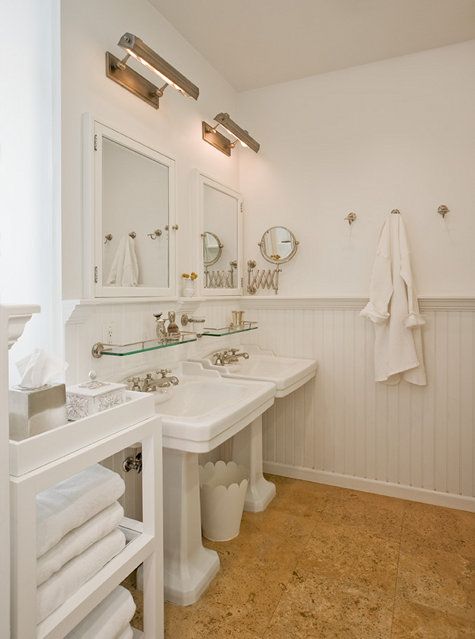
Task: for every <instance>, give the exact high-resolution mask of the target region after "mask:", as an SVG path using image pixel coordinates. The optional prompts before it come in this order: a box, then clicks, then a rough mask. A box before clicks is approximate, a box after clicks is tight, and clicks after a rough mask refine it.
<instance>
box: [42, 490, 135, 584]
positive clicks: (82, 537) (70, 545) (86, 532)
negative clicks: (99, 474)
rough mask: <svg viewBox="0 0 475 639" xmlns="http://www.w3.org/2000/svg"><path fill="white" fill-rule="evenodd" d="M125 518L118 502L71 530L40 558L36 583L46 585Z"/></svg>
mask: <svg viewBox="0 0 475 639" xmlns="http://www.w3.org/2000/svg"><path fill="white" fill-rule="evenodd" d="M123 517H124V509H123V508H122V506H121V505H120V504H119V503H118V502H117V501H116V502H114V503H113V504H112V505H111V506H108V507H107V508H104V510H101V512H100V513H98V514H97V515H95V516H94V517H92V519H89V521H86V523H85V524H83V525H82V526H79V527H78V528H75V529H74V530H71V532H69V533H68V534H67V535H65V536H64V537H63V538H62V539H61V541H60V542H59V543H57V544H56V546H53V547H52V548H51V550H48V552H46V553H45V554H44V555H41V557H39V558H38V561H37V564H36V583H37V584H38V585H41V584H42V583H44V582H45V581H46V580H47V579H49V578H50V577H51V575H54V573H55V572H58V570H61V568H62V567H63V566H64V565H65V564H66V563H68V561H70V560H71V559H74V557H77V556H78V555H80V554H81V553H82V552H84V551H85V550H87V548H89V546H92V544H94V543H95V542H96V541H99V540H100V539H102V538H103V537H105V536H106V535H108V534H109V533H110V532H112V531H113V530H114V529H115V528H117V526H118V525H119V524H120V522H121V520H122V518H123Z"/></svg>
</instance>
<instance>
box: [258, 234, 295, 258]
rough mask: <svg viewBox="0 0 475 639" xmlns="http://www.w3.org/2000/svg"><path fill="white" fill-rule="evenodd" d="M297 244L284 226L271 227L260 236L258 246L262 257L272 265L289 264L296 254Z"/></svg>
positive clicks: (293, 236)
mask: <svg viewBox="0 0 475 639" xmlns="http://www.w3.org/2000/svg"><path fill="white" fill-rule="evenodd" d="M298 245H299V243H298V241H297V240H296V239H295V235H294V234H293V233H292V231H289V229H288V228H286V227H285V226H272V227H271V228H270V229H267V231H266V232H265V233H264V235H263V236H262V239H261V241H260V242H259V246H260V249H261V253H262V257H263V258H264V259H266V260H267V261H268V262H271V263H272V264H284V263H285V262H289V261H290V260H291V259H292V258H293V257H294V255H295V253H296V252H297V247H298Z"/></svg>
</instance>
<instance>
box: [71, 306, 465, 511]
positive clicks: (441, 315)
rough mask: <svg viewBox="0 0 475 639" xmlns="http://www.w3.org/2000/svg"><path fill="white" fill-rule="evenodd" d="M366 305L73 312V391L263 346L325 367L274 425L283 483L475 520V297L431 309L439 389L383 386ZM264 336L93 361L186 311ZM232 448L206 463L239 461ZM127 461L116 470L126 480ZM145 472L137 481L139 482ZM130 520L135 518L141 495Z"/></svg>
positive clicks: (430, 342)
mask: <svg viewBox="0 0 475 639" xmlns="http://www.w3.org/2000/svg"><path fill="white" fill-rule="evenodd" d="M366 301H367V300H366V299H364V298H338V299H329V298H309V297H307V298H284V297H277V296H276V297H274V296H265V297H264V296H260V297H244V298H240V299H227V300H223V299H220V300H216V299H208V300H203V299H201V300H198V299H193V300H188V301H183V300H182V301H177V300H170V301H165V300H163V301H162V300H161V301H160V302H157V301H154V302H151V301H144V302H142V303H138V302H135V303H123V302H117V303H111V302H106V301H103V302H95V303H90V302H78V303H71V302H68V303H65V311H66V317H65V319H66V320H67V321H66V331H65V332H66V353H67V360H68V361H69V364H70V367H69V370H68V382H69V383H76V382H77V381H80V380H83V379H85V378H86V377H87V373H88V371H89V369H90V368H95V369H96V371H97V373H98V376H99V377H100V378H103V379H114V380H121V379H124V378H125V377H127V376H128V375H131V374H133V373H137V372H143V371H145V370H153V369H157V368H162V367H164V366H171V365H173V364H174V363H176V362H178V361H179V360H183V359H186V358H188V357H196V356H198V355H201V356H203V355H205V354H206V353H209V352H210V351H212V350H214V349H219V348H222V347H227V346H238V345H239V343H241V344H246V343H248V344H251V343H252V344H258V345H259V346H261V347H263V348H269V349H272V350H273V351H274V352H275V353H276V354H278V355H284V356H285V355H288V356H295V357H312V358H315V359H316V360H317V361H318V365H319V368H318V371H317V375H316V378H315V380H314V381H311V382H309V383H308V384H306V385H305V386H304V387H303V388H301V389H299V390H298V391H297V392H296V393H294V394H293V395H290V396H289V397H288V398H285V399H278V400H276V402H275V404H274V406H273V407H272V408H271V409H270V410H269V411H267V413H265V415H264V420H263V421H264V459H265V469H266V470H267V471H268V472H273V473H276V474H280V475H287V476H290V477H295V478H300V479H306V480H309V481H317V482H322V483H328V484H334V485H339V486H343V487H348V488H354V489H358V490H366V491H370V492H377V493H382V494H387V495H392V496H397V497H402V498H407V499H414V500H419V501H424V502H429V503H434V504H439V505H445V506H449V507H453V508H463V509H467V510H475V497H474V496H475V461H474V460H475V433H474V431H475V407H474V404H475V400H474V395H475V299H473V298H464V299H461V298H458V299H449V298H444V299H435V298H432V299H429V298H426V299H424V300H422V302H421V309H422V312H423V314H424V316H425V318H426V320H427V324H426V326H425V328H424V333H423V339H424V352H425V361H426V368H427V376H428V385H427V387H425V388H419V387H415V386H412V385H409V384H407V383H406V382H401V384H400V385H399V386H392V387H391V386H386V385H384V384H376V383H375V382H374V366H373V344H374V339H373V327H372V326H371V325H370V323H369V322H368V321H367V320H365V319H363V318H361V317H360V316H359V311H360V309H361V308H362V307H363V306H364V305H365V304H366ZM238 308H240V309H243V310H245V311H246V317H247V319H253V320H258V321H259V330H257V331H253V332H251V333H241V334H239V335H235V336H233V337H230V338H214V337H208V338H203V339H201V340H199V341H198V342H194V343H192V344H189V345H184V346H177V347H174V348H170V349H165V350H161V351H154V352H152V353H146V354H143V355H135V356H130V357H103V358H102V359H100V360H93V359H92V358H91V352H90V349H91V346H92V344H93V343H94V342H96V341H98V340H101V339H103V340H104V341H107V339H106V338H107V336H108V335H107V333H108V331H109V330H110V329H112V332H113V341H114V342H124V341H134V340H138V339H144V338H147V337H148V338H150V337H153V335H154V325H155V321H154V318H153V313H154V312H155V313H156V312H159V311H164V312H165V311H167V310H175V311H176V312H177V317H178V318H179V317H180V313H181V312H182V311H183V310H185V311H186V312H190V313H196V314H199V315H202V316H204V317H206V318H207V324H208V325H211V326H213V325H214V326H218V325H224V324H225V323H226V322H229V320H230V318H231V310H232V309H238ZM231 457H232V446H231V445H230V443H226V444H224V445H223V446H221V447H220V448H219V449H217V450H216V451H213V452H212V453H211V454H209V455H207V456H203V458H202V461H206V460H207V459H211V460H213V461H215V460H217V459H225V460H228V459H230V458H231ZM122 461H123V457H121V458H120V459H119V458H117V459H115V460H114V462H113V463H114V464H115V465H114V468H117V469H118V470H120V468H121V463H122ZM132 475H134V476H135V477H137V475H136V474H135V473H129V479H128V481H132V480H131V479H130V477H131V476H132ZM130 495H131V497H130V499H131V501H130V503H129V504H128V502H127V498H126V500H125V503H124V505H125V507H126V511H127V510H129V511H130V512H136V509H137V499H138V496H137V492H136V491H132V490H131V492H130Z"/></svg>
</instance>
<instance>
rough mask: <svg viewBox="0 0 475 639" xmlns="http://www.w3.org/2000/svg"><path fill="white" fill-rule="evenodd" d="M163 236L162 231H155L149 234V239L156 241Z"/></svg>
mask: <svg viewBox="0 0 475 639" xmlns="http://www.w3.org/2000/svg"><path fill="white" fill-rule="evenodd" d="M161 234H162V230H161V229H155V231H154V232H153V233H147V237H149V238H150V239H151V240H156V239H157V237H160V235H161Z"/></svg>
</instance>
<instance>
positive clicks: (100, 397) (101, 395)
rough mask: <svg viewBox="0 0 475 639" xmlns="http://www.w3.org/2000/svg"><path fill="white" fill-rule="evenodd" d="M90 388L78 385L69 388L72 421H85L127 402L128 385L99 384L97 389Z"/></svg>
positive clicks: (69, 407)
mask: <svg viewBox="0 0 475 639" xmlns="http://www.w3.org/2000/svg"><path fill="white" fill-rule="evenodd" d="M93 384H94V382H93ZM88 386H89V384H77V385H75V386H68V388H67V393H66V396H67V414H68V419H70V420H71V421H75V420H77V419H84V418H85V417H89V416H90V415H95V414H96V413H100V412H101V411H103V410H107V409H109V408H114V406H118V405H119V404H123V403H124V402H125V401H126V395H125V391H126V389H127V386H126V384H116V383H113V382H99V383H98V386H97V388H94V387H92V388H88Z"/></svg>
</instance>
